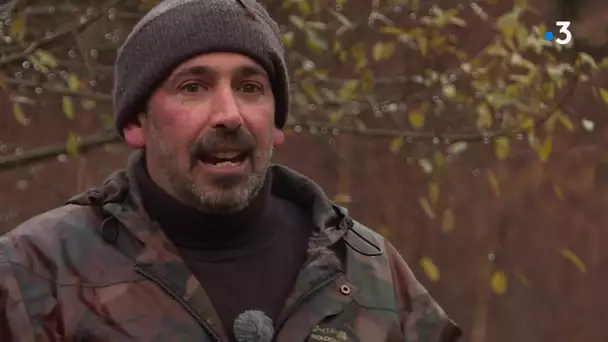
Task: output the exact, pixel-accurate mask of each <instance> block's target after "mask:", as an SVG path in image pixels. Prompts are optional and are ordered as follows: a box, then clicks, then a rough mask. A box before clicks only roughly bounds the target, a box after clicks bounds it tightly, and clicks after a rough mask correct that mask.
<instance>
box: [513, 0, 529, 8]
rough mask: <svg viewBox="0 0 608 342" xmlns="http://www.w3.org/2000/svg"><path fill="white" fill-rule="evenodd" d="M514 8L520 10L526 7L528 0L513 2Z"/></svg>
mask: <svg viewBox="0 0 608 342" xmlns="http://www.w3.org/2000/svg"><path fill="white" fill-rule="evenodd" d="M515 6H516V7H518V8H521V9H525V8H527V7H528V0H515Z"/></svg>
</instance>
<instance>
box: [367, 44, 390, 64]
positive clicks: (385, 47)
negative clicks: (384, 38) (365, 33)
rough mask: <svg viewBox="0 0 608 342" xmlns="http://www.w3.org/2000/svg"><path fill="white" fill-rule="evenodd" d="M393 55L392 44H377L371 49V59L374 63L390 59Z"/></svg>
mask: <svg viewBox="0 0 608 342" xmlns="http://www.w3.org/2000/svg"><path fill="white" fill-rule="evenodd" d="M394 53H395V44H394V43H382V42H377V43H376V44H374V47H373V48H372V57H373V58H374V60H375V61H376V62H378V61H382V60H387V59H390V58H391V57H392V56H393V54H394Z"/></svg>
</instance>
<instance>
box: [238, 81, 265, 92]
mask: <svg viewBox="0 0 608 342" xmlns="http://www.w3.org/2000/svg"><path fill="white" fill-rule="evenodd" d="M239 90H240V91H242V92H244V93H248V94H253V93H261V92H262V91H263V89H262V87H261V86H260V85H258V84H255V83H247V84H243V85H242V86H241V88H240V89H239Z"/></svg>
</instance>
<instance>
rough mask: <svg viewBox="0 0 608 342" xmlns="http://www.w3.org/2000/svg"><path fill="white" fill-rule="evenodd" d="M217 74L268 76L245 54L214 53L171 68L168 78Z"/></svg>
mask: <svg viewBox="0 0 608 342" xmlns="http://www.w3.org/2000/svg"><path fill="white" fill-rule="evenodd" d="M218 75H231V76H255V75H260V76H265V77H267V76H268V75H267V73H266V70H264V68H263V67H262V66H261V65H259V64H258V63H256V62H255V61H254V60H252V59H251V58H249V57H247V56H243V55H239V54H233V53H214V54H206V55H201V56H197V57H194V58H191V59H189V60H187V61H186V62H184V63H182V64H180V65H179V66H178V67H177V68H175V70H173V72H172V73H171V75H170V78H174V77H179V76H218Z"/></svg>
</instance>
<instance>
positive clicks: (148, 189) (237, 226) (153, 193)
mask: <svg viewBox="0 0 608 342" xmlns="http://www.w3.org/2000/svg"><path fill="white" fill-rule="evenodd" d="M136 174H137V180H138V182H139V185H140V188H141V192H142V198H143V204H144V207H145V209H146V212H147V213H148V215H149V216H150V218H151V219H152V220H154V221H156V222H157V223H158V224H160V226H161V227H162V228H163V230H164V231H165V233H166V235H167V236H168V238H169V239H170V240H171V241H172V242H173V243H174V244H175V245H177V246H179V247H183V248H191V249H208V250H220V249H227V250H233V249H234V250H241V249H243V248H246V247H247V246H251V245H257V244H259V243H262V242H263V241H264V240H266V239H267V235H268V234H272V229H274V228H275V227H272V226H269V225H266V224H265V223H264V221H265V220H266V219H267V218H268V217H269V216H271V215H274V211H273V209H272V205H269V202H271V201H270V197H271V196H270V188H271V184H270V183H271V182H272V180H271V176H270V175H269V176H268V177H267V179H266V182H265V184H264V186H263V187H262V189H260V191H259V193H258V194H257V195H256V196H255V198H254V199H253V200H252V201H251V203H250V204H249V205H248V206H247V207H245V208H244V209H243V210H241V211H239V212H235V213H232V214H227V215H214V214H209V213H204V212H202V211H200V210H197V209H195V208H192V207H190V206H187V205H185V204H183V203H182V202H180V201H178V200H177V199H175V198H174V197H173V196H171V195H170V194H168V193H167V192H166V191H165V190H163V189H162V188H161V187H160V186H158V185H157V184H156V183H155V182H154V181H153V180H152V179H151V177H150V175H149V174H148V172H147V170H146V167H145V162H141V163H140V164H139V165H138V166H137V171H136Z"/></svg>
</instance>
